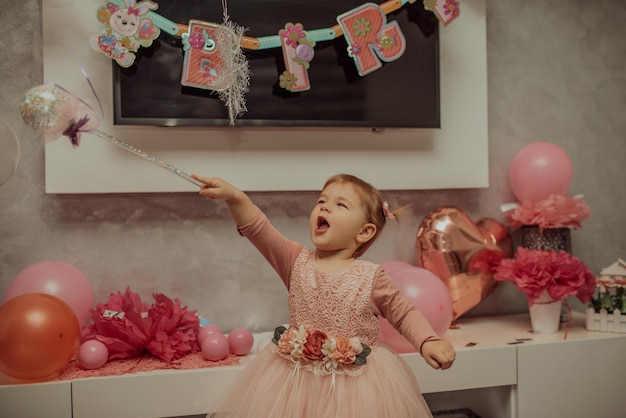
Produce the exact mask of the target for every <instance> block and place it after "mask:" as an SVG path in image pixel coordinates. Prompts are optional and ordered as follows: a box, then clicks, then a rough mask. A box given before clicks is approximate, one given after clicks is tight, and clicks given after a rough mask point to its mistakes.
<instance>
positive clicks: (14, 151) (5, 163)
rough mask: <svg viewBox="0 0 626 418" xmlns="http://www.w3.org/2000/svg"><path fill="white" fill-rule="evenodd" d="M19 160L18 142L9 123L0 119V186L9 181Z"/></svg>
mask: <svg viewBox="0 0 626 418" xmlns="http://www.w3.org/2000/svg"><path fill="white" fill-rule="evenodd" d="M19 160H20V144H19V142H17V136H16V135H15V132H14V131H13V129H11V127H10V126H9V124H7V123H6V122H5V121H4V120H3V119H0V186H2V185H3V184H4V183H6V182H7V181H9V179H10V178H11V177H12V176H13V173H15V169H16V168H17V163H18V161H19Z"/></svg>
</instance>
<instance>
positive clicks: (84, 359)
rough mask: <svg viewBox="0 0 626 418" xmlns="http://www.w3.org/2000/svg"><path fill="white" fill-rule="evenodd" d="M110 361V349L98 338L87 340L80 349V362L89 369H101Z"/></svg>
mask: <svg viewBox="0 0 626 418" xmlns="http://www.w3.org/2000/svg"><path fill="white" fill-rule="evenodd" d="M107 361H109V349H108V348H107V346H106V345H104V343H102V342H100V341H98V340H89V341H85V342H84V343H82V344H81V345H80V348H79V349H78V362H79V363H80V365H81V367H82V368H84V369H87V370H94V369H99V368H100V367H102V366H104V365H105V364H106V362H107Z"/></svg>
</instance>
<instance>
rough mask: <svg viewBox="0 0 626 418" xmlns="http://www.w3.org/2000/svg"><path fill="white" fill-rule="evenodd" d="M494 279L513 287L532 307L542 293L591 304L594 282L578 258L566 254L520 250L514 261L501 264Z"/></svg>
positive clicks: (590, 273) (511, 259)
mask: <svg viewBox="0 0 626 418" xmlns="http://www.w3.org/2000/svg"><path fill="white" fill-rule="evenodd" d="M494 279H495V280H497V281H507V282H511V283H513V284H515V286H516V287H517V289H518V290H520V291H522V292H523V293H524V294H525V295H526V296H527V297H528V301H529V303H530V304H531V305H532V304H533V303H534V301H535V300H537V299H538V298H539V297H540V296H541V295H542V294H543V293H544V291H545V292H547V293H548V294H549V295H550V297H551V298H552V299H554V300H562V299H565V298H567V297H568V296H576V297H577V298H578V299H580V301H581V302H583V303H587V302H589V301H590V300H591V298H592V296H593V294H594V291H595V286H596V279H595V276H594V275H593V273H592V272H591V270H589V268H588V267H587V266H586V265H585V264H584V263H583V262H582V261H581V260H580V259H578V258H577V257H575V256H573V255H571V254H569V253H567V252H565V251H559V252H558V253H557V252H556V251H542V250H529V249H527V248H523V247H520V248H518V249H517V253H516V255H515V258H509V259H505V260H502V262H501V263H500V265H499V266H498V269H497V270H496V274H495V275H494Z"/></svg>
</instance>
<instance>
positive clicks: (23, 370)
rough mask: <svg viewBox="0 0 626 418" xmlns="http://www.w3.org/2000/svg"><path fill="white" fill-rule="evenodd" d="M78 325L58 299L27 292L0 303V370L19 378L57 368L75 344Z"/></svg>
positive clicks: (51, 373) (69, 356)
mask: <svg viewBox="0 0 626 418" xmlns="http://www.w3.org/2000/svg"><path fill="white" fill-rule="evenodd" d="M79 333H80V329H79V327H78V320H77V319H76V315H74V312H73V311H72V309H71V308H70V307H69V306H68V305H67V304H66V303H65V302H63V301H62V300H61V299H59V298H57V297H55V296H51V295H47V294H43V293H29V294H27V295H21V296H17V297H15V298H13V299H11V300H9V301H8V302H5V303H4V304H3V305H2V306H0V371H1V372H2V373H4V374H6V375H7V376H10V377H13V378H16V379H21V380H31V381H32V380H45V379H48V378H52V377H53V376H54V375H55V374H57V373H58V372H60V371H61V370H62V369H63V368H64V367H65V366H66V365H67V364H68V363H69V361H70V360H71V359H72V356H73V355H74V354H75V353H76V350H77V348H78V340H79Z"/></svg>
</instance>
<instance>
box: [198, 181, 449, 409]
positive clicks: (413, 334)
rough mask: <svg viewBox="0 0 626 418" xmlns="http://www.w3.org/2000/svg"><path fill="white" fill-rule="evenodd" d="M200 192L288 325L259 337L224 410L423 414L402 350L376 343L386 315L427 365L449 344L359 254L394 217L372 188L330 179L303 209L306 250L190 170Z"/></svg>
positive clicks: (243, 200)
mask: <svg viewBox="0 0 626 418" xmlns="http://www.w3.org/2000/svg"><path fill="white" fill-rule="evenodd" d="M193 177H194V178H195V179H196V180H199V181H200V182H202V183H203V184H204V186H203V187H202V189H201V190H200V194H201V195H202V196H205V197H207V198H211V199H218V200H223V201H225V202H226V204H227V205H228V208H229V210H230V213H231V214H232V217H233V219H234V221H235V223H236V224H237V229H238V230H239V233H240V234H241V235H243V236H245V237H247V238H248V239H249V240H250V241H251V242H252V244H254V245H255V246H256V247H257V249H258V250H259V251H260V252H261V254H262V255H263V256H264V257H265V258H266V259H267V261H268V262H269V263H270V264H271V265H272V267H273V268H274V269H275V270H276V272H277V273H278V275H279V276H280V277H281V279H282V280H283V282H284V283H285V285H286V286H287V289H288V290H289V311H290V321H289V328H285V327H279V328H277V329H276V331H275V333H274V339H273V340H272V341H273V344H272V343H270V344H268V345H267V346H266V347H265V348H264V349H263V350H262V351H261V352H260V353H259V354H258V356H257V358H256V359H254V360H253V361H252V362H251V363H250V364H248V365H247V366H246V368H245V369H244V370H243V371H242V372H241V373H240V374H239V375H238V377H237V378H236V379H235V382H233V385H232V386H231V387H230V390H229V391H227V393H226V394H225V395H224V396H223V397H222V398H221V400H220V402H219V404H218V405H216V408H215V409H213V410H212V411H216V412H217V413H216V414H214V415H209V416H217V417H228V418H243V417H246V418H366V417H367V418H384V417H389V418H391V417H393V418H417V417H431V416H432V415H431V413H430V411H429V409H428V406H427V405H426V402H425V400H424V397H423V396H422V394H421V392H420V389H419V386H418V384H417V382H416V380H415V377H414V375H413V373H412V372H411V370H410V369H409V368H408V366H407V365H406V364H405V363H404V361H403V360H402V358H401V357H400V356H399V355H397V354H396V353H394V352H393V351H391V350H390V349H389V348H388V347H386V346H384V345H381V344H379V343H378V337H379V320H378V317H384V318H386V319H387V320H388V321H389V322H390V323H391V324H392V325H393V326H394V327H395V328H396V329H397V330H398V331H399V332H400V333H401V334H402V335H404V336H405V337H406V338H407V339H408V340H409V341H410V342H411V343H413V345H414V346H415V347H416V349H417V350H418V351H419V352H420V353H421V355H422V356H423V358H424V359H425V361H426V362H427V363H428V364H429V365H430V366H431V367H433V368H435V369H442V370H443V369H447V368H449V367H450V366H451V365H452V363H453V362H454V358H455V351H454V348H453V347H452V346H451V345H450V344H449V343H448V342H446V341H443V340H441V338H440V337H439V336H438V335H437V334H436V333H435V331H434V330H433V329H432V327H431V326H430V324H429V323H428V321H427V320H426V319H425V317H424V316H423V315H422V314H421V313H420V312H419V311H418V310H416V309H415V307H414V306H413V305H411V304H410V303H409V302H407V301H406V300H405V299H404V298H403V297H402V296H401V294H400V292H399V290H398V289H397V288H396V287H395V286H394V284H393V283H392V281H391V278H390V277H389V275H388V274H386V273H385V272H384V271H383V270H382V268H381V267H380V266H378V265H376V264H373V263H370V262H367V261H362V260H359V257H360V256H361V255H362V254H363V253H364V252H365V250H366V249H367V248H368V247H369V246H370V245H372V243H373V242H374V240H375V239H376V237H377V236H378V234H379V233H380V232H381V230H382V229H383V226H384V225H385V221H386V219H395V214H393V213H391V212H390V211H389V209H388V208H387V205H386V203H385V202H383V200H382V198H381V195H380V193H379V192H378V190H376V189H375V188H374V187H372V186H371V185H370V184H368V183H366V182H364V181H363V180H361V179H359V178H356V177H354V176H351V175H346V174H341V175H336V176H333V177H331V178H330V179H329V180H328V181H327V182H326V184H325V185H324V188H323V190H322V192H321V194H320V196H319V198H318V200H317V204H316V205H315V207H314V208H313V211H312V212H311V215H310V217H309V231H310V234H311V239H312V241H313V245H314V246H315V250H314V251H312V250H310V249H308V248H306V247H304V246H302V245H301V244H298V243H296V242H293V241H290V240H288V239H287V238H285V237H284V236H283V235H281V234H280V233H279V232H278V231H277V230H276V229H275V228H274V227H273V226H272V225H271V224H270V222H269V221H268V219H267V218H266V217H265V215H264V214H263V213H262V212H261V211H260V210H259V209H258V208H257V207H256V206H255V205H254V203H252V201H251V200H250V199H249V198H248V196H247V195H246V194H245V193H244V192H242V191H241V190H239V189H237V188H236V187H235V186H233V185H231V184H229V183H227V182H225V181H224V180H222V179H219V178H206V177H200V176H195V175H194V176H193Z"/></svg>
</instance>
